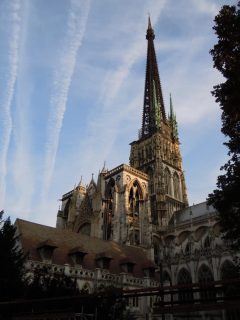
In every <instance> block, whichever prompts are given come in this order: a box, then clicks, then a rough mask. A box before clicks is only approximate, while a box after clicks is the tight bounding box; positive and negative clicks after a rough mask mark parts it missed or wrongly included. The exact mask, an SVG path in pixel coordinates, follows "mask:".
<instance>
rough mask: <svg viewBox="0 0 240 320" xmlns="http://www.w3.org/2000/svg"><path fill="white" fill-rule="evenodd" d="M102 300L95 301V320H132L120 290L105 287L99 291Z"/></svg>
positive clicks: (132, 317)
mask: <svg viewBox="0 0 240 320" xmlns="http://www.w3.org/2000/svg"><path fill="white" fill-rule="evenodd" d="M101 294H102V295H103V296H104V298H101V299H98V301H97V319H99V320H101V319H105V320H134V319H135V317H134V316H133V315H132V314H131V313H130V310H129V308H128V305H127V301H126V299H124V298H122V297H121V294H122V289H119V288H115V287H107V288H104V289H103V290H101Z"/></svg>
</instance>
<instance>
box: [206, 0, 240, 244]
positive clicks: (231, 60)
mask: <svg viewBox="0 0 240 320" xmlns="http://www.w3.org/2000/svg"><path fill="white" fill-rule="evenodd" d="M213 29H214V30H215V33H216V35H217V37H218V42H217V44H216V45H215V46H214V48H213V49H212V50H211V51H210V53H211V55H212V57H213V61H214V67H215V68H217V69H218V70H219V71H220V72H221V73H222V75H223V77H224V78H225V82H223V83H220V84H218V85H216V86H214V90H213V92H212V94H213V96H214V97H215V98H216V102H218V103H219V104H220V107H221V110H222V132H223V134H224V135H225V136H226V137H227V142H226V143H225V145H226V146H227V147H228V155H229V157H230V158H229V160H228V162H227V163H226V164H225V165H223V166H222V168H221V170H223V174H222V175H220V176H219V177H218V180H217V189H216V190H214V191H213V193H211V194H209V196H208V204H212V205H213V206H214V207H215V208H216V209H217V210H218V212H219V220H220V223H221V226H222V231H223V233H224V238H225V239H226V240H229V241H230V243H231V245H232V247H233V248H237V247H239V244H240V2H239V3H238V4H237V5H236V6H228V5H225V6H223V7H222V9H221V10H220V12H219V14H218V15H217V16H216V17H215V25H214V27H213Z"/></svg>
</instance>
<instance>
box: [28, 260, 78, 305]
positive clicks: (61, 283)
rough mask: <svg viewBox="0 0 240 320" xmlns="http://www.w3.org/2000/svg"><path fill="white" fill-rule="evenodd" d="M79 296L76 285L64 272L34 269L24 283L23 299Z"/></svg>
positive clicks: (46, 268) (41, 268) (42, 267)
mask: <svg viewBox="0 0 240 320" xmlns="http://www.w3.org/2000/svg"><path fill="white" fill-rule="evenodd" d="M77 294H79V290H78V288H77V283H76V281H75V280H73V279H72V278H71V277H69V276H67V275H65V274H64V272H63V271H62V272H54V271H51V269H49V268H48V267H47V266H41V267H36V268H35V269H33V271H32V272H31V273H30V275H29V276H28V279H27V283H26V289H25V297H26V298H30V299H37V298H53V297H55V298H56V297H61V296H71V295H77Z"/></svg>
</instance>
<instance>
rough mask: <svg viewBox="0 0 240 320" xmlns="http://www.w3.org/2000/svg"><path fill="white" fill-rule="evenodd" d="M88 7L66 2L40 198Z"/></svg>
mask: <svg viewBox="0 0 240 320" xmlns="http://www.w3.org/2000/svg"><path fill="white" fill-rule="evenodd" d="M89 8H90V0H71V1H70V10H69V14H68V22H67V31H66V36H65V38H64V40H63V46H62V50H61V53H60V56H59V60H58V62H57V64H56V66H55V71H54V82H53V89H52V94H51V98H50V115H49V120H48V131H47V136H48V138H47V143H46V156H45V163H44V177H43V190H42V199H44V198H45V196H46V194H47V192H48V190H49V187H50V183H51V179H52V174H53V171H54V167H55V160H56V153H57V149H58V144H59V134H60V131H61V128H62V122H63V118H64V113H65V111H66V106H67V99H68V92H69V88H70V85H71V81H72V77H73V73H74V70H75V65H76V59H77V52H78V49H79V47H80V45H81V43H82V39H83V36H84V33H85V27H86V22H87V18H88V12H89Z"/></svg>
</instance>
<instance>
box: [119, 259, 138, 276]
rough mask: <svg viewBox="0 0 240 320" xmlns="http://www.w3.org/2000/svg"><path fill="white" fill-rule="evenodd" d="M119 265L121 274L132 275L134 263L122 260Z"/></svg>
mask: <svg viewBox="0 0 240 320" xmlns="http://www.w3.org/2000/svg"><path fill="white" fill-rule="evenodd" d="M120 265H121V268H122V271H123V272H125V273H133V269H134V265H135V262H132V261H129V260H126V259H123V260H122V261H121V262H120Z"/></svg>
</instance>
